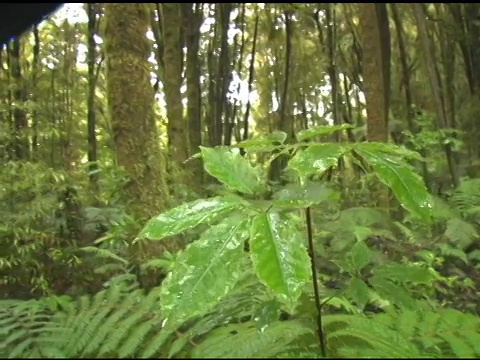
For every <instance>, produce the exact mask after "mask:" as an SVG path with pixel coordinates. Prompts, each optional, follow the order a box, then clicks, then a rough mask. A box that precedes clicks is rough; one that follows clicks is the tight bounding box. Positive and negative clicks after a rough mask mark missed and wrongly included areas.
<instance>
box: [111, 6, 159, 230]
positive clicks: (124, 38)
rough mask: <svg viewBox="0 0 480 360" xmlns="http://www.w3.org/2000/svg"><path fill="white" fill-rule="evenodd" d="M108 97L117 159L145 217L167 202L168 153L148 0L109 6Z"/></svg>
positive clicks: (133, 205)
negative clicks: (157, 109)
mask: <svg viewBox="0 0 480 360" xmlns="http://www.w3.org/2000/svg"><path fill="white" fill-rule="evenodd" d="M105 21H106V24H105V36H104V38H105V52H106V59H107V97H108V104H109V109H110V115H111V119H112V120H111V121H112V130H113V140H114V144H115V152H116V156H117V162H118V164H119V165H120V166H123V168H124V169H125V172H126V173H127V176H128V177H129V182H128V184H127V185H126V186H125V195H126V196H127V197H128V199H130V200H131V201H132V203H131V204H130V207H129V209H130V211H131V213H132V214H134V215H135V216H137V217H138V218H140V219H141V221H145V220H147V219H148V218H150V217H151V216H153V215H155V214H157V213H158V212H159V211H161V210H163V209H164V208H165V206H166V200H165V199H166V198H167V193H168V192H167V188H166V184H165V179H164V177H163V176H164V174H165V169H164V163H163V156H162V152H161V150H160V145H159V140H158V134H157V127H156V124H155V118H154V94H153V90H152V86H151V85H150V66H149V64H148V57H149V56H150V53H151V49H150V44H149V42H148V40H147V38H146V36H145V34H146V32H147V29H148V27H147V24H148V10H147V8H146V5H145V4H140V3H138V4H137V3H125V4H123V3H122V4H117V3H112V4H110V3H109V4H106V5H105Z"/></svg>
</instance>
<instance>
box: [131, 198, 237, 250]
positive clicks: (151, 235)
mask: <svg viewBox="0 0 480 360" xmlns="http://www.w3.org/2000/svg"><path fill="white" fill-rule="evenodd" d="M241 201H242V200H241V199H240V198H239V197H234V196H229V197H214V198H210V199H200V200H196V201H193V202H190V203H187V204H183V205H180V206H177V207H176V208H173V209H170V210H168V211H166V212H164V213H162V214H160V215H158V216H156V217H154V218H152V219H150V220H149V221H148V222H147V224H146V225H145V227H144V228H143V230H142V231H141V232H140V234H139V235H138V237H137V239H136V240H135V241H138V240H140V239H144V238H147V239H151V240H160V239H163V238H165V237H167V236H172V235H176V234H179V233H181V232H182V231H185V230H187V229H191V228H193V227H195V226H198V225H200V224H202V223H206V222H209V221H212V220H214V219H217V218H218V217H219V216H220V215H226V214H227V213H228V212H230V211H232V210H234V209H238V208H239V207H241V206H242V202H241Z"/></svg>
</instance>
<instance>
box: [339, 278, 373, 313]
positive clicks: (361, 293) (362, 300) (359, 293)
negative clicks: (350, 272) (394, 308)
mask: <svg viewBox="0 0 480 360" xmlns="http://www.w3.org/2000/svg"><path fill="white" fill-rule="evenodd" d="M345 295H346V296H347V297H348V298H349V299H351V300H352V301H353V302H354V303H355V304H357V306H358V307H359V308H360V309H361V310H363V309H364V308H365V306H366V305H367V304H368V302H369V301H370V289H369V288H368V286H367V284H365V282H364V281H363V280H362V279H359V278H357V277H352V278H351V279H350V281H349V282H348V285H347V288H346V289H345Z"/></svg>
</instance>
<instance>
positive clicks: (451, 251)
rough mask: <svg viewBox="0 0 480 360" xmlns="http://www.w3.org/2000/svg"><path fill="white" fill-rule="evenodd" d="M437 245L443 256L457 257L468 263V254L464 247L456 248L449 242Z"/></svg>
mask: <svg viewBox="0 0 480 360" xmlns="http://www.w3.org/2000/svg"><path fill="white" fill-rule="evenodd" d="M436 247H437V248H438V249H439V250H440V253H441V254H442V255H443V256H452V257H456V258H458V259H460V260H463V262H464V263H465V264H468V258H467V254H465V252H464V251H463V250H462V249H457V248H454V247H452V246H451V245H449V244H437V246H436Z"/></svg>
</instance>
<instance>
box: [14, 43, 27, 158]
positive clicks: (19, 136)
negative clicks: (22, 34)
mask: <svg viewBox="0 0 480 360" xmlns="http://www.w3.org/2000/svg"><path fill="white" fill-rule="evenodd" d="M10 66H11V71H12V80H13V84H14V87H15V90H14V91H13V101H14V103H15V105H14V107H13V140H14V147H13V148H14V154H15V158H16V159H19V160H20V159H21V160H25V159H28V158H29V146H28V136H27V127H28V123H27V114H26V112H25V110H24V109H23V106H24V104H25V101H26V95H27V94H26V91H25V84H24V81H23V77H22V70H21V69H22V68H21V61H20V40H19V39H18V38H16V39H14V40H13V41H12V44H11V52H10Z"/></svg>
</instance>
